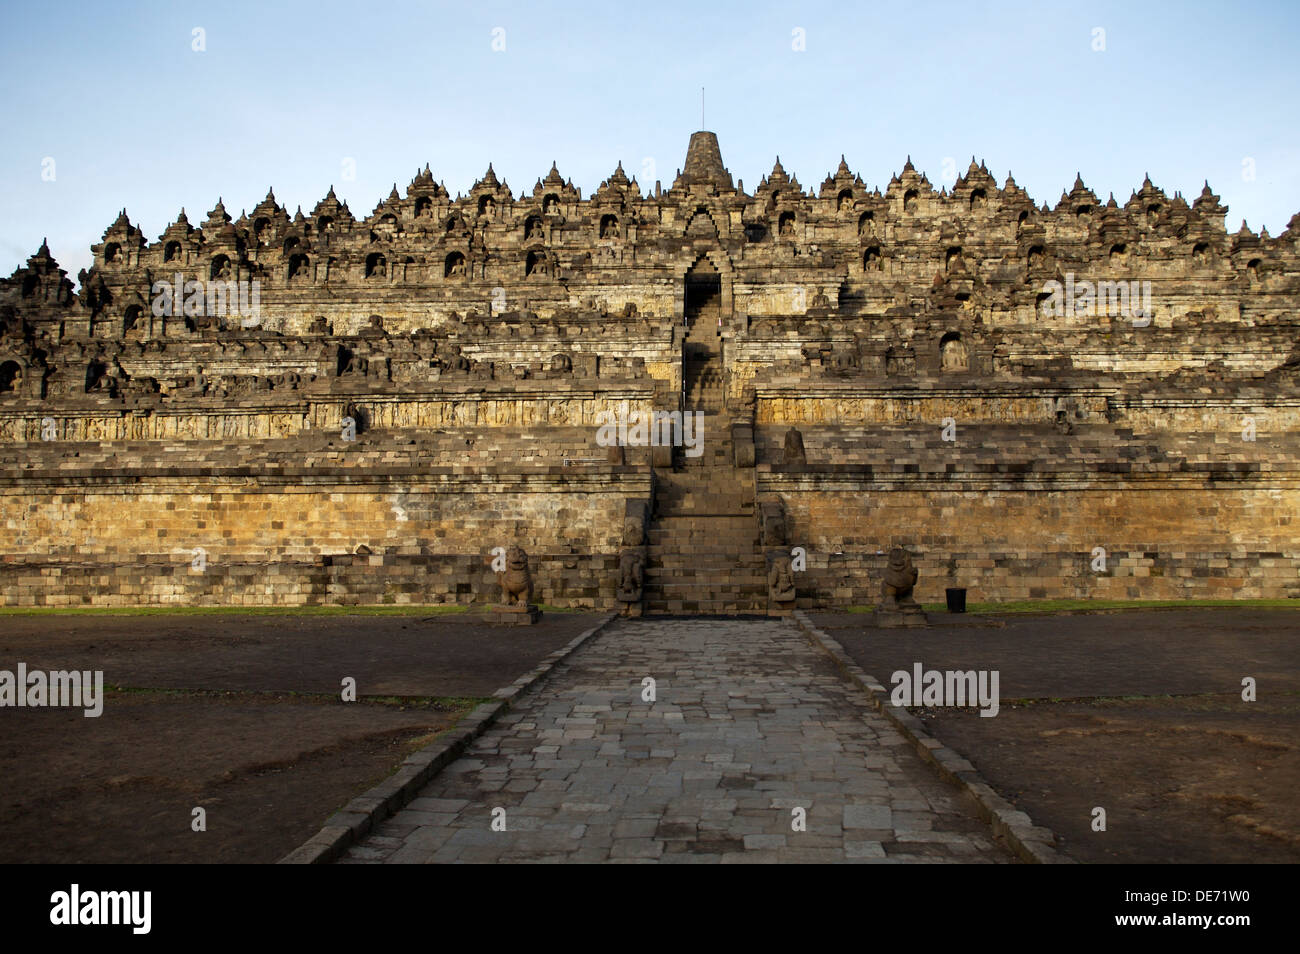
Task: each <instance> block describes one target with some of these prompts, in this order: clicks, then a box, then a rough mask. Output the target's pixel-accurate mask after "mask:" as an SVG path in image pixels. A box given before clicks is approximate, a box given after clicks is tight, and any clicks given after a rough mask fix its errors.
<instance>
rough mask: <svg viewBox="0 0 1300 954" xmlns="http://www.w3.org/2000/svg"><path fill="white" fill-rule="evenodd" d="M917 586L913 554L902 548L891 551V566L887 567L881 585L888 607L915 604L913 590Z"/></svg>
mask: <svg viewBox="0 0 1300 954" xmlns="http://www.w3.org/2000/svg"><path fill="white" fill-rule="evenodd" d="M914 586H916V567H914V566H912V554H910V553H908V552H907V551H906V550H904V549H903V548H902V547H894V549H892V550H890V551H889V565H888V566H886V567H885V573H884V578H883V579H882V580H881V583H880V595H881V596H883V597H884V598H885V604H886V605H898V604H900V603H901V604H914V603H915V602H916V600H914V599H913V598H912V588H913V587H914Z"/></svg>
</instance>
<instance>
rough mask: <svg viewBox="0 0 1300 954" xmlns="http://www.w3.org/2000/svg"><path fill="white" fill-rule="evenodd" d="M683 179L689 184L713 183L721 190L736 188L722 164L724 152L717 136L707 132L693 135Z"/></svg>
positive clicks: (687, 150)
mask: <svg viewBox="0 0 1300 954" xmlns="http://www.w3.org/2000/svg"><path fill="white" fill-rule="evenodd" d="M682 178H683V179H685V180H686V181H688V182H712V183H713V184H714V185H715V186H717V187H718V188H719V189H734V188H735V186H734V185H732V182H731V173H730V172H728V171H727V168H726V166H724V165H723V164H722V150H721V149H719V148H718V137H717V135H716V134H714V133H711V132H707V131H705V130H700V131H699V132H696V133H691V143H690V145H689V146H687V147H686V165H685V166H684V167H683V168H682Z"/></svg>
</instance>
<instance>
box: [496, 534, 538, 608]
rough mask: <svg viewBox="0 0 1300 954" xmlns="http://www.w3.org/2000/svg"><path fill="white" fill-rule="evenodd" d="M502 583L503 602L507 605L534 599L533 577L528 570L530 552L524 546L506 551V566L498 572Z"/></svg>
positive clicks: (524, 602) (528, 601) (524, 603)
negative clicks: (526, 551)
mask: <svg viewBox="0 0 1300 954" xmlns="http://www.w3.org/2000/svg"><path fill="white" fill-rule="evenodd" d="M497 582H498V583H500V584H501V602H503V603H504V604H505V605H507V606H513V605H515V604H523V605H525V606H526V605H528V604H529V603H531V602H532V601H533V578H532V576H531V575H530V574H529V572H528V554H527V553H525V552H524V549H523V547H511V548H510V549H509V550H507V551H506V568H505V569H504V570H502V571H500V572H498V573H497Z"/></svg>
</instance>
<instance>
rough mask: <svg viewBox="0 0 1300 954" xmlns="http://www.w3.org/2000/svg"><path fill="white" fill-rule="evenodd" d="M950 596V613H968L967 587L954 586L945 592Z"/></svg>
mask: <svg viewBox="0 0 1300 954" xmlns="http://www.w3.org/2000/svg"><path fill="white" fill-rule="evenodd" d="M944 593H945V594H947V596H948V612H949V613H964V612H966V587H964V586H954V587H949V588H948V589H946V590H944Z"/></svg>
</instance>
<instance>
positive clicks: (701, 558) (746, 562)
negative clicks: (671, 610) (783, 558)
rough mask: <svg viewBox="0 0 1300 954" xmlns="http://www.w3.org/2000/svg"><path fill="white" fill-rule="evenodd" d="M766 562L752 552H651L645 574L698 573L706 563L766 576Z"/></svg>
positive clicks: (664, 575) (663, 575)
mask: <svg viewBox="0 0 1300 954" xmlns="http://www.w3.org/2000/svg"><path fill="white" fill-rule="evenodd" d="M766 562H767V561H766V560H765V559H764V558H763V557H761V556H759V557H756V556H754V555H753V552H752V551H750V552H747V553H740V552H733V553H719V552H717V551H716V550H712V551H708V552H703V553H699V554H694V553H690V552H685V553H683V552H678V551H664V552H662V553H659V554H655V553H654V552H653V551H652V552H651V553H650V554H649V565H648V566H647V567H646V572H647V573H648V572H649V571H650V570H656V571H659V572H658V573H657V574H656V575H657V576H661V577H666V576H672V575H673V573H674V571H683V570H684V571H688V572H690V573H698V572H700V567H701V566H702V565H704V564H705V563H707V564H708V565H709V566H728V567H732V568H734V569H736V570H749V571H753V572H756V573H759V574H766V573H767V566H766ZM678 575H680V573H678Z"/></svg>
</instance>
